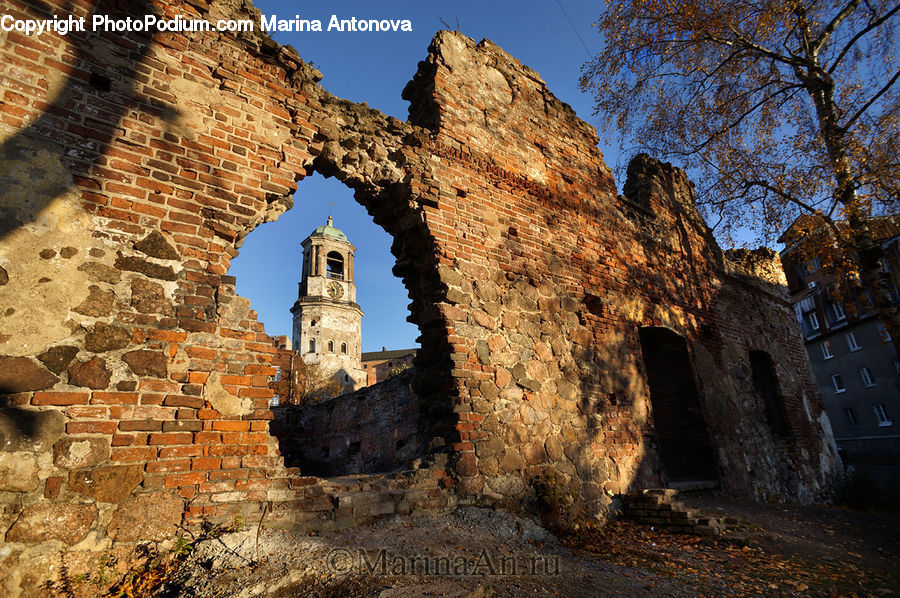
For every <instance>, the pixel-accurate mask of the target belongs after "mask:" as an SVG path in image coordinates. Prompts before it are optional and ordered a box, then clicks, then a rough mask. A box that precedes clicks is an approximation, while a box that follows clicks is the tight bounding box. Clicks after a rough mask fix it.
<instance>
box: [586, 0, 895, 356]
mask: <svg viewBox="0 0 900 598" xmlns="http://www.w3.org/2000/svg"><path fill="white" fill-rule="evenodd" d="M898 11H900V4H898V3H896V2H890V1H887V0H849V1H848V0H840V1H838V0H825V1H821V2H816V1H812V0H805V1H793V2H792V1H787V2H785V1H781V0H773V1H765V0H737V1H733V0H710V1H703V2H701V1H699V0H693V1H678V0H631V1H627V0H626V1H614V0H612V1H610V2H609V3H608V5H607V10H606V12H605V13H604V14H603V15H602V17H601V18H600V20H599V21H598V22H597V23H596V27H597V28H598V29H599V32H600V33H601V35H602V36H603V46H602V51H601V52H600V54H598V55H597V56H596V57H595V58H594V59H593V60H592V61H590V62H589V63H587V64H586V65H585V67H584V70H583V77H582V87H583V89H585V90H587V91H589V92H591V93H592V94H593V96H594V98H595V102H596V103H595V106H596V110H597V114H598V115H599V116H600V117H601V120H603V121H604V124H606V125H615V126H616V127H617V128H618V130H619V132H620V133H621V135H622V137H623V139H626V140H628V141H629V142H630V143H633V144H634V145H635V149H640V150H643V151H647V152H649V153H651V154H653V155H656V156H661V157H666V158H668V159H670V160H673V161H675V162H677V163H679V164H680V165H682V166H683V167H685V168H686V169H687V170H688V171H689V172H691V174H692V178H694V179H695V180H696V181H697V183H698V189H697V191H698V192H697V196H698V198H699V203H700V209H701V211H702V212H703V215H704V217H705V218H706V220H707V222H709V223H711V224H712V225H713V228H714V229H715V230H716V233H717V234H718V235H719V236H720V237H721V238H724V239H726V240H733V239H734V233H735V231H736V230H750V231H751V233H752V234H753V236H754V237H755V240H757V241H765V242H771V241H773V240H774V239H775V238H777V237H778V235H779V234H780V233H782V232H784V231H785V230H786V229H787V227H788V225H789V224H790V223H791V222H793V221H795V220H796V219H797V218H798V217H799V216H801V215H804V214H805V215H806V216H805V219H804V220H803V221H802V222H803V226H797V227H794V232H799V233H800V238H798V239H794V241H798V242H799V245H800V248H801V249H802V250H803V251H804V252H805V253H806V254H808V255H810V256H811V255H814V254H818V253H828V254H830V255H831V256H832V257H835V256H837V255H842V256H847V257H849V258H852V259H850V260H845V261H844V262H843V263H840V264H838V263H837V260H836V259H833V260H832V263H831V266H832V267H836V266H839V267H840V269H841V272H840V274H841V276H840V279H841V280H842V281H845V282H846V281H855V282H856V284H857V286H861V288H864V289H866V290H867V291H868V292H869V294H870V296H871V298H872V301H873V303H874V305H875V308H876V309H877V311H878V314H879V317H880V319H881V320H882V322H883V323H884V324H885V326H886V327H887V328H888V330H889V332H890V333H891V336H892V337H893V338H895V339H898V338H900V317H898V305H897V303H896V302H894V301H892V299H891V282H890V279H889V277H888V276H887V275H886V274H885V273H884V272H883V271H882V267H881V266H882V257H883V256H882V253H883V252H882V250H881V246H880V244H879V243H878V242H876V241H875V240H874V239H873V235H872V231H871V229H870V219H871V218H872V217H873V216H875V215H879V214H886V213H896V212H897V205H898V190H900V172H898V162H897V160H898V156H900V143H898V141H900V138H898V122H897V119H898V112H900V93H898V87H900V86H898V82H897V80H898V78H900V70H898V56H897V47H896V45H897V40H896V37H895V34H894V29H895V26H896V24H897V18H898ZM814 233H815V234H814ZM826 249H827V250H828V251H825V250H826ZM849 286H853V285H850V284H845V287H849ZM897 344H900V343H895V346H896V345H897Z"/></svg>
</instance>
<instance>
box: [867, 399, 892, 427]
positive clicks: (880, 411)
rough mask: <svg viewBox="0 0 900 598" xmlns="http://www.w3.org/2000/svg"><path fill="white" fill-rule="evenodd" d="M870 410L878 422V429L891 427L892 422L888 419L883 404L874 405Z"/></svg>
mask: <svg viewBox="0 0 900 598" xmlns="http://www.w3.org/2000/svg"><path fill="white" fill-rule="evenodd" d="M872 409H873V410H874V411H875V419H877V420H878V425H879V427H886V426H893V425H894V422H892V421H891V418H889V417H888V414H887V411H885V409H884V404H883V403H878V404H877V405H874V406H873V407H872Z"/></svg>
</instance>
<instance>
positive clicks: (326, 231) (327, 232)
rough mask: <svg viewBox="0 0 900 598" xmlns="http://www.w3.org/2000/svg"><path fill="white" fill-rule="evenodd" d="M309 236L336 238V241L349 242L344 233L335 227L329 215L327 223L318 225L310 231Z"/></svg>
mask: <svg viewBox="0 0 900 598" xmlns="http://www.w3.org/2000/svg"><path fill="white" fill-rule="evenodd" d="M309 236H310V237H328V238H330V239H337V240H338V241H343V242H344V243H349V242H350V241H349V240H348V239H347V235H345V234H344V231H342V230H341V229H339V228H337V227H335V226H334V225H333V223H332V221H331V216H329V217H328V224H323V225H322V226H319V227H317V228H316V230H314V231H313V232H312V234H311V235H309Z"/></svg>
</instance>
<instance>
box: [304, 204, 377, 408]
mask: <svg viewBox="0 0 900 598" xmlns="http://www.w3.org/2000/svg"><path fill="white" fill-rule="evenodd" d="M302 246H303V265H302V267H301V270H300V272H301V274H300V296H299V298H298V299H297V302H296V303H294V306H293V307H292V308H291V313H292V314H293V315H294V331H293V343H294V350H295V351H296V352H297V353H299V354H300V356H301V357H302V358H303V361H304V362H306V363H307V364H309V365H316V366H318V367H320V368H322V370H323V373H326V374H332V373H333V375H334V376H335V377H336V378H337V380H338V381H339V382H340V383H341V384H342V385H343V386H344V390H345V392H349V391H352V390H356V389H357V388H360V387H362V386H365V381H366V372H365V370H363V369H362V366H361V364H360V352H361V351H362V316H363V312H362V310H361V309H360V307H359V305H357V303H356V285H355V284H354V283H353V253H354V251H356V247H354V246H353V245H352V244H351V243H350V241H349V240H347V235H345V234H344V233H343V231H341V230H340V229H339V228H336V227H335V226H334V223H333V222H332V218H331V216H329V217H328V223H327V224H325V225H323V226H320V227H318V228H317V229H316V230H314V231H313V232H312V234H310V235H309V236H308V237H307V238H306V239H305V240H304V241H303V243H302Z"/></svg>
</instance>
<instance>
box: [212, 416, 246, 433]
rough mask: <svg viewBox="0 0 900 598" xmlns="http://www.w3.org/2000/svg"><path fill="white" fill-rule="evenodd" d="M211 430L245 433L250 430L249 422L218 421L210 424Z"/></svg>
mask: <svg viewBox="0 0 900 598" xmlns="http://www.w3.org/2000/svg"><path fill="white" fill-rule="evenodd" d="M212 425H213V430H224V431H228V432H246V431H248V430H250V422H246V421H239V420H228V419H226V420H218V421H214V422H213V423H212Z"/></svg>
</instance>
